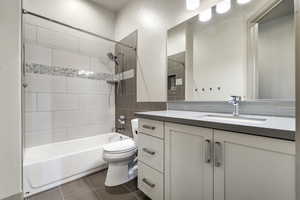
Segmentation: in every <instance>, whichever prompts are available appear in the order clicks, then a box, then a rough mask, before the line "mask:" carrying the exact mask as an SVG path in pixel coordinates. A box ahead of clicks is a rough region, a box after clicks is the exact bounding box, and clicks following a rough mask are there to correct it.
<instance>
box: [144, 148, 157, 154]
mask: <svg viewBox="0 0 300 200" xmlns="http://www.w3.org/2000/svg"><path fill="white" fill-rule="evenodd" d="M143 151H144V152H146V153H147V154H150V155H151V156H154V155H155V151H151V150H150V149H147V148H143Z"/></svg>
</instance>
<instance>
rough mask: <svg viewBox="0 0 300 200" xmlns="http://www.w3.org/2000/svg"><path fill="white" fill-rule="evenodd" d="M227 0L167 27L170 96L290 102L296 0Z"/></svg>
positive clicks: (292, 90) (171, 97) (177, 97)
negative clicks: (245, 0) (223, 6)
mask: <svg viewBox="0 0 300 200" xmlns="http://www.w3.org/2000/svg"><path fill="white" fill-rule="evenodd" d="M227 2H230V7H229V8H230V9H229V10H228V11H227V12H226V13H221V12H220V10H219V8H217V7H218V6H214V7H212V8H211V9H209V10H206V11H203V12H201V13H200V15H199V16H195V17H193V18H191V19H189V20H187V21H185V22H184V23H181V24H179V25H177V26H175V27H173V28H171V29H170V30H168V41H167V56H168V100H169V101H178V100H181V101H182V100H185V101H226V100H228V99H229V97H230V96H232V95H236V96H241V97H242V99H243V100H251V101H252V100H291V101H293V100H294V99H295V25H294V1H293V0H251V1H250V2H248V3H247V4H240V3H239V2H240V1H237V0H231V1H227ZM205 17H206V18H205Z"/></svg>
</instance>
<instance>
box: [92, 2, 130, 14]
mask: <svg viewBox="0 0 300 200" xmlns="http://www.w3.org/2000/svg"><path fill="white" fill-rule="evenodd" d="M92 1H94V2H96V3H98V4H100V5H101V6H102V7H104V8H107V9H109V10H111V11H114V12H118V11H119V10H121V9H122V8H123V7H124V6H125V5H126V4H127V3H128V2H129V1H131V0H92Z"/></svg>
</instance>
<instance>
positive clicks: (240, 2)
mask: <svg viewBox="0 0 300 200" xmlns="http://www.w3.org/2000/svg"><path fill="white" fill-rule="evenodd" d="M250 1H251V0H237V2H238V4H246V3H249V2H250Z"/></svg>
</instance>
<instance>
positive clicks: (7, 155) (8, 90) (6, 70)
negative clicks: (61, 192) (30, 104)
mask: <svg viewBox="0 0 300 200" xmlns="http://www.w3.org/2000/svg"><path fill="white" fill-rule="evenodd" d="M20 14H21V1H19V0H1V1H0V38H1V45H0V60H1V63H0V91H1V98H0V102H1V103H0V111H1V112H0V199H3V198H6V197H8V196H11V195H14V194H17V193H20V192H21V191H22V189H21V165H22V158H21V152H22V149H21V40H20V35H21V34H20V33H21V29H20V27H21V16H20Z"/></svg>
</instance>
